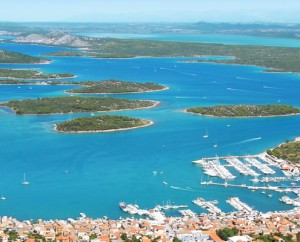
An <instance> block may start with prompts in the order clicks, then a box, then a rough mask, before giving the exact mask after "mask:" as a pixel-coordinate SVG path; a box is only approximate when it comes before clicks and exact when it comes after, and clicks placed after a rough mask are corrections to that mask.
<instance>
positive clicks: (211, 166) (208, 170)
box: [202, 159, 235, 179]
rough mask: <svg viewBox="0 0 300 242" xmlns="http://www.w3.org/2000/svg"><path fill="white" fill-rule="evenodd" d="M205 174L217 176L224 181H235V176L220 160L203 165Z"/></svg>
mask: <svg viewBox="0 0 300 242" xmlns="http://www.w3.org/2000/svg"><path fill="white" fill-rule="evenodd" d="M202 167H203V169H204V173H205V174H207V175H209V176H217V177H220V178H222V179H234V178H235V176H234V175H232V174H231V173H230V171H228V170H227V169H226V168H225V167H224V166H222V165H220V162H219V159H215V160H209V161H207V162H206V164H203V165H202Z"/></svg>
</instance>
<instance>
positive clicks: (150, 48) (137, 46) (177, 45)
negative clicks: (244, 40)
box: [47, 37, 300, 72]
mask: <svg viewBox="0 0 300 242" xmlns="http://www.w3.org/2000/svg"><path fill="white" fill-rule="evenodd" d="M78 38H79V37H78ZM84 41H85V43H86V47H85V51H83V52H82V53H80V54H78V53H76V52H74V51H64V52H54V53H49V54H47V56H78V55H80V56H90V57H93V58H134V57H143V56H146V57H192V58H193V57H197V58H195V59H190V60H182V61H183V62H195V63H197V62H214V63H222V64H238V65H253V66H261V67H265V68H266V70H265V71H267V72H300V58H299V56H300V48H291V47H273V46H246V45H223V44H203V43H184V42H171V41H169V42H168V41H154V40H122V39H111V38H89V39H87V38H85V39H84ZM56 44H57V43H56V42H55V43H53V45H56ZM65 44H66V45H68V43H65ZM73 44H74V42H71V43H70V46H73ZM78 48H81V45H79V46H78ZM203 56H224V57H230V58H224V59H222V60H203V59H199V57H203Z"/></svg>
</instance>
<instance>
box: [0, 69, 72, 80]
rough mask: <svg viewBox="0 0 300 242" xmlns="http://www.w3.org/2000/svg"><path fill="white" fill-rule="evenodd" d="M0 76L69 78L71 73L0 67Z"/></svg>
mask: <svg viewBox="0 0 300 242" xmlns="http://www.w3.org/2000/svg"><path fill="white" fill-rule="evenodd" d="M0 77H4V78H18V79H36V80H37V79H38V80H40V79H58V78H71V77H74V75H73V74H68V73H62V74H45V73H42V72H38V71H33V70H20V69H5V68H1V69H0Z"/></svg>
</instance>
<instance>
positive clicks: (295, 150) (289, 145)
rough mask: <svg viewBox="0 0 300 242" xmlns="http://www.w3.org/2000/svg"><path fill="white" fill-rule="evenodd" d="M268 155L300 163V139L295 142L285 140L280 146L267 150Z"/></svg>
mask: <svg viewBox="0 0 300 242" xmlns="http://www.w3.org/2000/svg"><path fill="white" fill-rule="evenodd" d="M267 153H268V155H271V156H274V157H276V158H279V159H284V160H288V161H290V162H295V163H300V140H299V139H296V141H295V142H288V141H287V142H286V143H285V144H281V145H280V146H278V147H276V148H274V149H270V150H267Z"/></svg>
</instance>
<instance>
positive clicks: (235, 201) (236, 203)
mask: <svg viewBox="0 0 300 242" xmlns="http://www.w3.org/2000/svg"><path fill="white" fill-rule="evenodd" d="M226 202H228V203H229V204H230V205H231V206H232V207H234V208H235V209H236V210H237V211H241V212H245V213H253V212H255V210H253V209H252V208H251V207H250V206H249V205H248V204H246V203H244V202H242V201H241V200H240V199H239V198H238V197H231V198H229V199H228V200H226Z"/></svg>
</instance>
